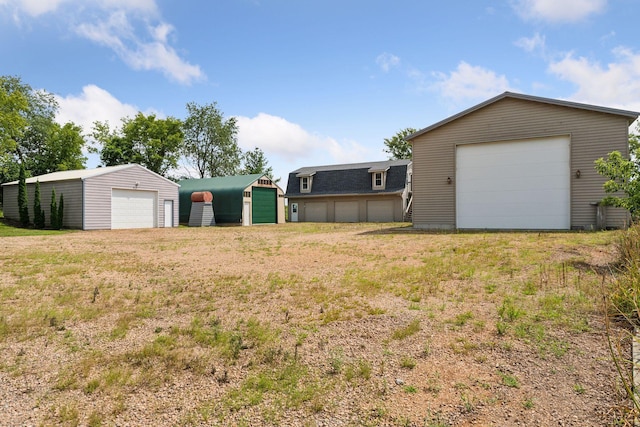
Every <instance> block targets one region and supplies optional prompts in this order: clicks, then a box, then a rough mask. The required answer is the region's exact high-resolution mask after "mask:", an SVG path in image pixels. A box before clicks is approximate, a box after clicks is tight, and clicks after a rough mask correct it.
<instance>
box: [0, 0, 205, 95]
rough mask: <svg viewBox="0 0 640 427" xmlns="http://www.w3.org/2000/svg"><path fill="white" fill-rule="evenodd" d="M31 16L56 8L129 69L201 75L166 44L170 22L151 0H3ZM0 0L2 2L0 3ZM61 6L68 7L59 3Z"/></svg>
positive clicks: (183, 77)
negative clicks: (166, 20)
mask: <svg viewBox="0 0 640 427" xmlns="http://www.w3.org/2000/svg"><path fill="white" fill-rule="evenodd" d="M5 3H6V4H7V5H9V6H10V7H12V8H13V9H14V16H16V17H15V18H14V19H15V20H16V22H20V19H19V15H18V12H22V13H24V14H27V15H29V16H32V17H34V18H37V17H39V16H41V15H44V14H53V13H56V16H55V18H56V19H60V20H66V21H68V23H69V27H70V28H73V29H74V30H75V32H76V34H78V35H79V36H81V37H84V38H86V39H88V40H91V41H93V42H95V43H97V44H100V45H103V46H106V47H108V48H109V49H111V50H113V51H114V52H115V53H116V54H117V55H118V57H119V58H120V59H121V60H122V61H124V62H125V63H126V64H127V65H128V66H130V67H131V68H133V69H134V70H156V71H160V72H162V73H163V74H164V75H165V76H167V77H168V78H169V79H171V80H174V81H176V82H178V83H180V84H190V83H192V82H194V81H197V80H202V79H204V78H205V74H204V72H203V71H202V70H201V69H200V67H199V66H198V65H193V64H190V63H189V62H187V61H186V60H185V59H183V58H182V57H181V56H180V55H179V54H178V52H177V51H176V50H175V49H174V47H172V45H171V43H170V40H169V39H170V37H169V36H170V35H171V34H172V33H174V31H175V29H174V27H173V26H172V25H171V24H169V23H167V22H164V21H163V20H162V19H161V18H160V17H159V11H158V7H157V5H156V2H155V0H47V1H44V0H5ZM0 4H2V3H0ZM63 4H64V5H66V6H68V7H66V8H63V7H62V6H63Z"/></svg>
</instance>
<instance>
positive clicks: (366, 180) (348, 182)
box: [285, 160, 411, 197]
mask: <svg viewBox="0 0 640 427" xmlns="http://www.w3.org/2000/svg"><path fill="white" fill-rule="evenodd" d="M410 163H411V160H386V161H378V162H366V163H351V164H340V165H325V166H308V167H303V168H300V169H297V170H295V171H293V172H291V173H289V180H288V182H287V192H286V194H285V197H314V196H331V195H340V196H344V195H359V194H395V193H402V192H403V191H404V189H405V185H406V178H407V166H408V165H409V164H410ZM385 171H386V173H387V177H386V185H385V189H384V190H374V189H373V188H372V185H371V179H372V178H371V174H372V173H374V172H385ZM305 176H308V177H313V183H312V186H311V191H310V192H309V193H301V192H300V178H301V177H305Z"/></svg>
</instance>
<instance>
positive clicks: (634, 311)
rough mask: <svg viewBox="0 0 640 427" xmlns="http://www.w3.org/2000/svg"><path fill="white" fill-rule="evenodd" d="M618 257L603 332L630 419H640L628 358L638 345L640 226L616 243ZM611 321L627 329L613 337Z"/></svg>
mask: <svg viewBox="0 0 640 427" xmlns="http://www.w3.org/2000/svg"><path fill="white" fill-rule="evenodd" d="M617 249H618V253H619V260H618V270H619V271H618V274H617V275H616V276H615V279H614V280H613V282H612V286H611V287H610V288H609V289H605V293H606V295H605V304H606V307H605V309H606V312H607V318H606V322H605V323H606V328H607V340H608V344H609V350H610V352H611V356H612V358H613V362H614V364H615V366H616V369H617V372H618V376H619V378H620V380H621V382H622V385H623V387H624V389H625V391H626V393H627V396H628V397H629V399H630V400H631V402H632V406H631V408H630V409H629V412H630V416H629V418H630V419H635V420H637V419H638V416H639V415H640V396H639V394H638V391H637V390H636V387H635V383H636V382H637V381H636V380H635V379H634V371H635V370H637V366H636V365H635V361H634V360H632V359H630V358H629V353H630V352H629V349H628V348H629V343H633V344H631V345H638V344H639V343H638V342H637V338H636V336H635V335H637V330H638V327H639V326H640V316H639V313H640V224H636V225H634V226H632V227H630V228H629V229H627V230H625V231H624V232H622V233H621V234H620V237H619V240H618V242H617ZM612 319H617V320H622V321H623V322H624V323H625V324H626V325H627V326H628V329H626V330H625V329H623V330H622V332H621V333H618V334H617V335H614V334H615V333H614V328H613V327H612Z"/></svg>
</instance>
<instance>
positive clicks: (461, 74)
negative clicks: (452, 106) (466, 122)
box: [432, 61, 512, 102]
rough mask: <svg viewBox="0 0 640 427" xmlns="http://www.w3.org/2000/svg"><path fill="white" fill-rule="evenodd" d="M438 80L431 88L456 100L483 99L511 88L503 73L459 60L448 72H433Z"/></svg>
mask: <svg viewBox="0 0 640 427" xmlns="http://www.w3.org/2000/svg"><path fill="white" fill-rule="evenodd" d="M434 75H435V77H436V79H437V80H438V82H436V83H435V84H433V86H432V88H433V89H435V90H437V91H438V92H440V94H441V96H443V97H444V98H448V99H451V100H453V101H456V102H460V101H473V100H483V99H488V98H491V97H493V96H496V95H498V94H500V93H502V92H505V91H508V90H512V89H511V86H510V84H509V81H508V80H507V78H506V77H505V76H504V75H497V74H496V73H495V72H494V71H491V70H488V69H486V68H483V67H479V66H472V65H469V64H468V63H466V62H464V61H463V62H461V63H460V64H459V65H458V68H457V69H456V70H454V71H452V72H451V73H449V74H445V73H441V72H438V73H434Z"/></svg>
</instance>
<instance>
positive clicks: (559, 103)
mask: <svg viewBox="0 0 640 427" xmlns="http://www.w3.org/2000/svg"><path fill="white" fill-rule="evenodd" d="M505 98H513V99H521V100H524V101H533V102H541V103H544V104H550V105H557V106H560V107H568V108H578V109H581V110H588V111H595V112H598V113H605V114H614V115H618V116H624V117H627V118H628V119H629V120H631V121H633V120H635V119H636V118H638V116H640V113H639V112H636V111H629V110H620V109H617V108H608V107H601V106H598V105H591V104H581V103H578V102H572V101H563V100H559V99H553V98H543V97H540V96H533V95H524V94H521V93H514V92H504V93H502V94H500V95H498V96H496V97H493V98H491V99H489V100H487V101H484V102H481V103H480V104H478V105H475V106H473V107H471V108H468V109H466V110H464V111H461V112H460V113H458V114H454V115H453V116H451V117H448V118H446V119H444V120H441V121H439V122H437V123H434V124H432V125H431V126H428V127H426V128H424V129H421V130H419V131H417V132H415V133H413V134H411V135H409V136H407V137H406V138H405V140H406V141H411V140H412V139H414V138H417V137H418V136H420V135H423V134H425V133H427V132H429V131H432V130H434V129H437V128H439V127H441V126H444V125H446V124H447V123H450V122H452V121H454V120H457V119H459V118H461V117H464V116H466V115H467V114H471V113H473V112H474V111H477V110H479V109H481V108H484V107H486V106H488V105H491V104H493V103H496V102H498V101H501V100H503V99H505Z"/></svg>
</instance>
